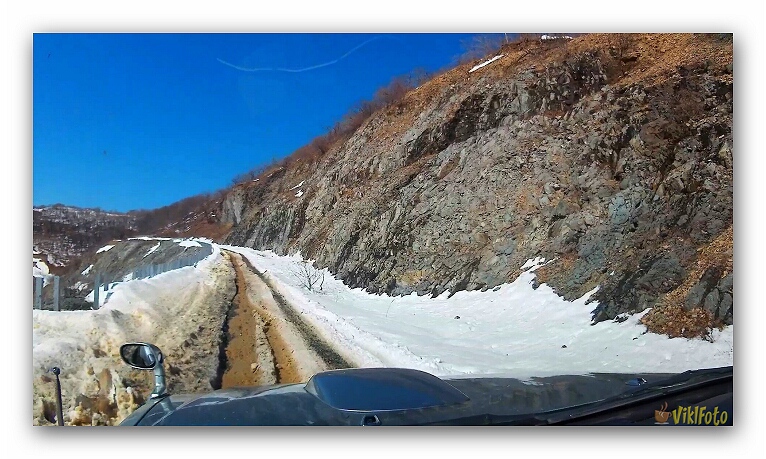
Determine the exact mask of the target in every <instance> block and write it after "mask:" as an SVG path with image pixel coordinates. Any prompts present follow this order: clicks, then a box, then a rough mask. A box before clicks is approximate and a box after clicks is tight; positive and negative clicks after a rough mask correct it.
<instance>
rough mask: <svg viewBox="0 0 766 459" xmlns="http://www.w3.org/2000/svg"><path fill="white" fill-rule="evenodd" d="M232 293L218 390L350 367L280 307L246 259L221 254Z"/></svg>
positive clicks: (291, 310) (280, 301)
mask: <svg viewBox="0 0 766 459" xmlns="http://www.w3.org/2000/svg"><path fill="white" fill-rule="evenodd" d="M225 253H226V256H228V257H229V259H230V260H231V263H232V266H233V267H234V270H235V272H236V286H237V291H236V294H235V296H234V299H233V307H232V309H231V311H230V313H229V317H228V320H227V323H226V325H225V329H224V330H225V334H226V336H227V339H226V340H225V342H224V343H223V345H224V347H225V356H223V355H222V358H224V359H225V368H226V370H225V371H224V372H223V374H222V377H221V388H227V387H236V386H252V385H264V384H282V383H294V382H305V381H307V380H308V379H309V378H310V377H311V376H312V375H313V374H314V373H317V372H320V371H325V370H328V369H336V368H349V367H353V366H355V365H354V364H353V363H352V362H349V361H348V360H347V359H346V358H344V357H342V356H341V355H340V354H339V353H338V352H337V351H336V350H335V349H334V348H333V347H332V346H331V345H330V344H329V343H327V342H326V341H325V340H324V339H322V338H321V337H320V336H319V334H318V333H317V332H316V331H315V330H314V328H313V327H312V326H311V325H310V324H308V323H306V322H305V321H304V320H303V319H302V318H301V316H300V314H299V313H298V312H297V311H296V310H295V309H294V308H293V307H292V306H290V304H289V303H288V302H287V301H285V299H284V298H283V297H282V296H281V295H280V294H279V292H278V291H277V290H276V289H274V288H273V286H272V285H270V283H269V282H268V280H267V279H266V278H265V277H264V276H263V275H262V274H261V273H260V272H258V271H257V270H256V269H255V268H254V267H253V266H252V265H251V264H250V263H249V262H248V261H247V259H246V258H243V257H242V256H240V255H239V254H237V253H234V252H225Z"/></svg>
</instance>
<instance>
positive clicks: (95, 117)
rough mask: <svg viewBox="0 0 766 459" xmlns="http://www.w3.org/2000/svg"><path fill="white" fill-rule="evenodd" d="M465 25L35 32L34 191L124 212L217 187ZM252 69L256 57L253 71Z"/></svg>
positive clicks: (450, 53)
mask: <svg viewBox="0 0 766 459" xmlns="http://www.w3.org/2000/svg"><path fill="white" fill-rule="evenodd" d="M470 41H471V35H470V34H35V35H34V40H33V43H34V45H33V48H34V51H33V78H34V81H33V181H32V186H33V204H34V205H45V204H54V203H59V202H60V203H63V204H68V205H75V206H82V207H101V208H102V209H107V210H117V211H127V210H131V209H151V208H156V207H160V206H163V205H167V204H170V203H172V202H175V201H177V200H179V199H183V198H185V197H188V196H192V195H195V194H198V193H202V192H210V191H215V190H217V189H220V188H223V187H225V186H227V185H229V184H230V183H231V179H232V178H233V177H234V176H235V175H237V174H239V173H242V172H245V171H247V170H249V169H251V168H253V167H254V166H257V165H259V164H263V163H268V162H270V161H271V160H272V159H274V158H281V157H284V156H286V155H288V154H290V153H291V152H292V151H293V150H295V149H296V148H298V147H300V146H301V145H304V144H306V143H307V142H308V141H310V140H311V139H312V138H313V137H316V136H317V135H320V134H323V133H324V132H326V130H327V128H329V127H330V126H332V125H333V124H334V123H335V122H336V121H337V120H339V119H340V118H341V117H342V116H343V114H344V113H346V112H347V111H348V110H349V108H350V107H352V106H353V105H354V104H355V103H356V102H358V101H360V100H362V99H369V98H371V96H372V94H373V93H374V92H375V90H376V89H377V88H379V87H381V86H383V85H385V84H387V83H388V82H389V81H390V80H391V78H392V77H394V76H397V75H402V74H406V73H408V72H410V71H412V70H413V69H416V68H425V69H427V70H429V71H434V70H437V69H440V68H444V67H445V66H449V65H451V64H452V63H454V62H455V59H456V58H457V56H459V55H460V54H461V53H463V52H464V50H465V46H466V43H468V42H470ZM254 69H257V70H254Z"/></svg>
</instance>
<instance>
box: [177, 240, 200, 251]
mask: <svg viewBox="0 0 766 459" xmlns="http://www.w3.org/2000/svg"><path fill="white" fill-rule="evenodd" d="M178 245H180V246H181V247H183V248H184V250H186V249H187V248H189V247H202V244H200V243H199V242H197V241H181V242H179V243H178Z"/></svg>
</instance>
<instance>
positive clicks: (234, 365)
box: [214, 254, 278, 389]
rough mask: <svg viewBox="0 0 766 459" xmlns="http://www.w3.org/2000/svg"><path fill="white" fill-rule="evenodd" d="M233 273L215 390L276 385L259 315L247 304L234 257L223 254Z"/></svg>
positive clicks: (243, 282)
mask: <svg viewBox="0 0 766 459" xmlns="http://www.w3.org/2000/svg"><path fill="white" fill-rule="evenodd" d="M225 255H226V257H227V259H228V260H229V262H230V264H231V266H232V268H233V269H234V271H235V273H236V281H235V289H236V290H235V294H234V297H233V298H232V300H231V307H230V308H229V310H228V312H227V315H226V320H225V322H224V325H223V329H222V338H221V345H220V347H221V354H220V356H219V369H218V377H217V378H216V381H215V382H216V383H217V387H215V386H214V389H221V388H229V387H238V386H239V387H242V386H258V385H266V384H275V383H277V382H278V375H277V374H276V371H275V368H276V363H275V357H274V355H273V353H272V351H271V348H270V346H269V342H268V340H267V339H266V336H265V333H264V328H265V326H264V324H263V321H262V320H261V317H260V315H258V314H257V313H256V312H255V311H254V309H255V308H254V307H253V305H252V304H251V303H250V301H249V300H248V296H247V284H246V282H245V280H244V276H243V274H242V270H241V268H240V267H239V266H238V263H237V260H236V259H235V258H234V257H231V256H229V254H225Z"/></svg>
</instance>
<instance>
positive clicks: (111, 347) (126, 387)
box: [32, 246, 234, 425]
mask: <svg viewBox="0 0 766 459" xmlns="http://www.w3.org/2000/svg"><path fill="white" fill-rule="evenodd" d="M222 262H223V258H222V255H221V253H220V250H219V249H218V247H216V246H214V247H213V253H212V254H211V255H210V256H208V257H207V258H205V259H204V260H202V261H200V262H199V263H198V264H197V266H196V267H192V266H189V267H184V268H180V269H176V270H172V271H168V272H165V273H162V274H159V275H157V276H155V277H152V278H151V279H141V280H133V281H130V282H125V283H118V284H115V285H113V287H112V290H111V291H110V292H109V294H110V295H111V296H110V299H109V302H108V303H106V304H104V306H103V307H102V308H100V309H98V310H93V311H62V312H56V311H44V310H33V311H32V375H33V416H34V417H33V422H34V423H35V424H47V423H49V421H46V417H45V415H44V412H45V411H46V408H45V407H46V405H47V406H51V405H50V404H51V403H52V401H53V400H54V387H53V386H54V383H53V382H52V381H51V376H50V375H48V374H47V371H48V370H49V369H50V368H51V367H54V366H57V367H59V368H61V384H62V392H63V395H64V420H65V423H67V424H70V423H74V424H87V425H90V424H91V423H93V424H111V423H116V422H119V421H120V420H121V419H123V418H124V417H125V416H127V414H129V413H130V412H131V411H132V410H133V409H135V408H136V407H137V404H138V403H140V400H141V399H140V397H139V398H136V394H141V395H143V396H144V397H146V396H148V394H149V393H150V392H151V374H149V373H150V372H138V371H135V370H131V369H130V368H129V367H127V365H125V364H124V363H123V362H122V361H121V360H120V357H119V347H120V346H121V345H122V344H124V343H126V342H130V341H147V342H152V343H155V344H157V345H158V346H159V347H160V349H162V350H163V352H164V353H165V354H166V356H168V360H171V356H172V363H173V365H175V366H176V367H178V368H179V369H181V372H182V373H181V375H180V376H177V377H176V378H177V380H178V381H179V384H180V386H179V388H178V390H179V391H197V390H210V384H209V381H208V380H207V379H205V378H202V379H200V375H204V374H205V373H209V372H210V371H211V368H212V369H215V367H216V362H217V351H218V340H219V338H220V331H221V326H222V321H223V318H224V316H225V311H226V308H227V307H228V302H229V301H230V299H231V296H230V295H233V289H234V284H233V277H232V276H231V273H230V271H229V270H228V269H226V268H225V267H224V266H221V263H222ZM227 289H228V290H227ZM106 293H107V292H102V296H101V297H102V298H104V297H106ZM91 295H92V292H91ZM190 336H193V337H194V338H190ZM185 340H191V341H192V342H193V343H194V345H193V346H191V345H190V346H189V347H188V348H187V347H184V346H183V344H182V343H184V342H185ZM186 342H187V343H188V342H189V341H186ZM206 349H209V350H211V355H210V356H204V357H203V356H202V354H199V352H202V353H204V351H205V350H206ZM194 352H197V353H198V355H191V354H193V353H194ZM187 353H188V354H189V355H186V354H187ZM210 376H213V375H210ZM187 379H188V380H187ZM124 381H125V382H127V383H126V384H123V382H124ZM131 385H134V386H135V385H138V386H140V387H138V388H135V387H131ZM181 386H183V387H181ZM77 398H79V399H80V400H81V401H83V400H84V402H83V404H82V406H79V407H78V406H77V405H76V404H75V399H77ZM48 410H49V408H48Z"/></svg>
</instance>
